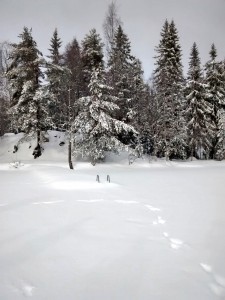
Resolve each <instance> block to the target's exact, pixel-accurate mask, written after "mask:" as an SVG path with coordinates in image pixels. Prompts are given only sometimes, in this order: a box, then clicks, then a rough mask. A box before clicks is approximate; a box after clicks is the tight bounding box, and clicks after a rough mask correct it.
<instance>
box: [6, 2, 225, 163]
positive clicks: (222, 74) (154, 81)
mask: <svg viewBox="0 0 225 300" xmlns="http://www.w3.org/2000/svg"><path fill="white" fill-rule="evenodd" d="M61 47H62V40H61V38H60V37H59V34H58V30H57V29H55V31H54V32H53V35H52V38H51V40H50V46H49V55H48V56H47V57H46V58H44V57H43V55H42V54H41V52H40V51H39V49H38V46H37V44H36V42H35V40H34V39H33V37H32V30H30V29H28V28H27V27H24V28H23V31H22V33H21V34H20V35H19V42H18V43H12V44H9V43H2V44H1V50H0V58H1V63H0V134H1V135H3V134H4V133H5V132H15V133H18V132H24V139H28V138H31V137H34V136H35V137H36V139H37V145H36V147H35V149H34V153H33V154H34V157H35V158H36V157H38V156H40V155H41V152H42V147H43V141H44V132H45V131H46V130H51V129H54V130H59V131H64V132H65V133H66V135H67V137H68V141H69V142H68V144H69V150H68V154H69V161H70V167H71V168H72V163H71V156H72V155H82V156H83V157H86V158H88V159H89V160H90V161H91V162H92V163H93V164H95V163H96V162H98V161H99V160H102V159H104V157H105V153H106V152H107V151H113V152H120V151H121V150H123V149H129V151H130V153H131V157H132V156H133V158H134V157H140V156H142V155H143V154H149V155H154V156H157V157H166V159H173V158H177V159H186V158H188V157H195V158H198V159H217V160H222V159H223V158H224V109H225V62H224V61H218V60H217V50H216V47H215V45H214V44H212V46H211V49H209V59H208V61H207V62H206V64H205V65H204V66H202V65H201V61H200V55H199V52H198V47H197V45H196V43H193V46H192V48H191V50H190V59H189V69H188V72H187V75H186V76H184V73H183V66H182V51H181V46H180V42H179V35H178V31H177V28H176V25H175V22H174V21H173V20H172V21H169V20H166V21H165V23H164V24H163V27H162V30H161V38H160V42H159V44H158V45H157V46H156V48H155V53H156V54H155V68H154V70H153V72H152V77H151V80H148V81H147V82H145V80H144V76H143V68H142V64H141V61H140V60H139V59H138V58H137V57H135V56H134V55H133V54H132V49H131V43H130V40H129V37H128V36H127V34H126V33H125V32H124V29H123V26H122V22H121V20H120V18H119V17H118V13H117V8H116V5H115V3H114V2H112V3H111V4H110V5H109V7H108V11H107V14H106V17H105V21H104V44H103V40H102V38H101V37H100V35H99V34H98V33H97V32H96V30H95V29H91V30H90V32H89V33H87V35H86V36H85V37H84V38H83V40H82V41H81V42H80V43H79V42H78V40H77V39H76V38H74V39H73V40H72V41H71V42H70V43H69V44H67V45H66V47H65V49H64V51H61Z"/></svg>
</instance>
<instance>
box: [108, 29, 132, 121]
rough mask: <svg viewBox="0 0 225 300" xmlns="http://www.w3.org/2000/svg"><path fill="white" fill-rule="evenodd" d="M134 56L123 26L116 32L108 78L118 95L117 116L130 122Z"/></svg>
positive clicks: (109, 62)
mask: <svg viewBox="0 0 225 300" xmlns="http://www.w3.org/2000/svg"><path fill="white" fill-rule="evenodd" d="M133 60H134V57H133V56H132V55H131V46H130V41H129V39H128V37H127V35H126V34H125V33H124V31H123V29H122V27H121V26H119V27H118V29H117V31H116V33H115V41H114V44H113V48H112V51H111V55H110V58H109V61H108V80H109V84H110V85H111V86H112V87H113V88H114V93H115V95H116V96H117V97H118V103H117V104H118V106H119V108H120V110H119V111H118V115H117V118H118V119H119V120H122V121H125V122H126V123H128V122H129V116H130V115H131V111H130V110H129V103H130V102H131V98H132V94H131V76H132V72H131V70H132V62H133Z"/></svg>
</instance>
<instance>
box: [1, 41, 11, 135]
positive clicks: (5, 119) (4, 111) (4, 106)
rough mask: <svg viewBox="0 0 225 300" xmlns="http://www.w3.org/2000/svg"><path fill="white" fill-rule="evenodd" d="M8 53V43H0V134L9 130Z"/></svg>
mask: <svg viewBox="0 0 225 300" xmlns="http://www.w3.org/2000/svg"><path fill="white" fill-rule="evenodd" d="M9 53H10V45H9V44H8V43H7V42H3V43H0V136H2V135H3V134H4V133H6V131H8V130H10V120H9V115H8V109H9V101H10V95H9V87H8V80H7V78H6V74H5V72H6V70H7V65H8V63H7V57H8V56H9Z"/></svg>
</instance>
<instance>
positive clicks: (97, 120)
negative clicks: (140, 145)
mask: <svg viewBox="0 0 225 300" xmlns="http://www.w3.org/2000/svg"><path fill="white" fill-rule="evenodd" d="M89 89H90V96H87V97H83V98H80V100H79V101H80V102H81V107H82V110H81V111H80V113H79V114H78V116H77V118H76V119H75V123H74V128H75V131H77V134H76V139H75V147H76V152H78V153H81V154H82V155H83V156H84V157H88V158H89V159H90V160H91V163H92V164H93V165H94V164H95V163H96V162H97V161H98V160H102V159H104V158H105V153H106V151H114V152H118V151H119V150H121V149H122V148H123V147H124V145H123V144H122V143H121V142H120V141H119V140H118V138H117V135H118V134H119V133H121V132H127V133H128V132H135V130H134V128H133V127H131V126H129V125H126V124H125V123H124V122H122V121H119V120H117V119H115V118H114V112H115V110H117V109H118V106H117V105H116V103H117V98H116V97H115V96H113V95H112V94H113V93H112V88H111V87H109V86H108V85H107V84H106V81H105V74H104V72H103V70H102V68H97V69H96V70H94V69H93V71H92V76H91V81H90V84H89Z"/></svg>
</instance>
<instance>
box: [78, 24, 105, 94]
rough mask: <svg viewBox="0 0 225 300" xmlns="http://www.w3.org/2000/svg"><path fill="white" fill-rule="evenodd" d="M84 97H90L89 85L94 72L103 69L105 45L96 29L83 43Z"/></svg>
mask: <svg viewBox="0 0 225 300" xmlns="http://www.w3.org/2000/svg"><path fill="white" fill-rule="evenodd" d="M81 60H82V71H83V82H84V91H83V93H84V96H88V95H90V89H89V83H90V80H91V76H92V72H93V70H96V69H98V68H103V64H104V63H103V43H102V40H101V37H100V35H99V34H98V33H97V32H96V29H92V30H90V32H89V33H88V34H87V35H86V36H85V38H84V39H83V41H82V42H81Z"/></svg>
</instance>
